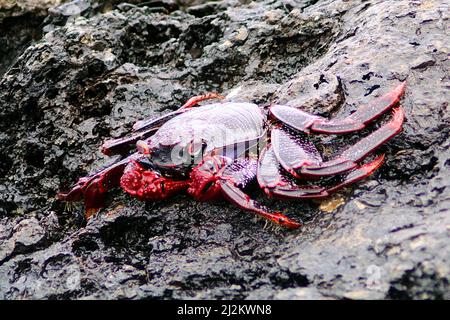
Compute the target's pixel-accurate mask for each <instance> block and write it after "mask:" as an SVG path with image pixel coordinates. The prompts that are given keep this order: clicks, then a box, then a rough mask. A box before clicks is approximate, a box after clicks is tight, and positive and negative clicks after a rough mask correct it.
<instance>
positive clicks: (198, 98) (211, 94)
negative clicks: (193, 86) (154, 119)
mask: <svg viewBox="0 0 450 320" xmlns="http://www.w3.org/2000/svg"><path fill="white" fill-rule="evenodd" d="M210 99H225V97H223V96H221V95H220V94H218V93H215V92H209V93H206V94H202V95H199V96H194V97H192V98H190V99H189V100H188V101H186V103H185V104H184V105H183V106H181V108H180V109H189V108H192V107H193V106H195V105H196V104H197V103H199V102H201V101H205V100H210Z"/></svg>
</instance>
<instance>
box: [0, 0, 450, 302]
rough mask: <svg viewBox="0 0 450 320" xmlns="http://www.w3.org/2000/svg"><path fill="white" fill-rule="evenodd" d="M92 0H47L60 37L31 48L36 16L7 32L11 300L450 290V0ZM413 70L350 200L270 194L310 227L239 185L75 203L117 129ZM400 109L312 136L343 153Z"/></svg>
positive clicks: (3, 249) (349, 95)
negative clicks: (150, 198) (215, 102)
mask: <svg viewBox="0 0 450 320" xmlns="http://www.w3.org/2000/svg"><path fill="white" fill-rule="evenodd" d="M40 3H44V2H40ZM45 3H47V2H45ZM76 3H78V4H83V6H82V7H81V8H79V9H80V10H79V12H78V13H73V12H74V11H73V10H72V9H73V8H72V9H71V10H72V11H70V10H69V9H70V5H72V6H73V5H74V4H76ZM86 3H88V1H79V2H76V1H75V2H68V3H65V4H63V5H62V6H59V7H58V6H57V7H53V8H52V9H51V10H49V11H50V15H49V16H47V17H46V18H44V16H45V15H46V14H47V13H46V12H47V8H48V6H47V7H45V10H42V11H39V10H38V11H32V10H31V12H39V14H37V13H36V15H39V24H41V23H42V24H43V25H42V30H41V29H40V27H37V25H38V24H36V26H35V27H33V28H34V29H33V30H39V32H40V33H42V39H41V40H40V41H39V42H37V43H31V44H30V45H29V46H27V48H25V43H28V41H29V40H26V41H25V40H23V39H25V38H26V37H21V36H20V33H19V32H18V30H21V31H23V32H24V34H25V33H27V37H28V38H27V39H30V38H29V33H30V31H29V29H27V28H25V27H24V26H23V24H22V25H21V24H16V25H17V29H15V28H10V29H7V31H4V30H6V29H3V31H2V32H1V34H0V38H1V39H3V41H4V39H13V42H14V43H13V44H12V46H10V47H9V48H13V47H14V48H15V49H14V50H13V51H14V52H16V54H13V55H14V56H15V57H16V56H17V58H15V59H13V58H12V56H13V55H11V56H9V57H7V58H5V59H4V60H1V61H0V65H1V68H3V69H0V74H2V73H4V74H3V76H2V78H1V80H0V221H1V223H0V297H1V298H3V299H48V298H52V299H111V298H123V299H141V298H165V299H171V298H176V299H181V298H199V299H200V298H202V299H203V298H209V299H233V298H240V299H245V298H249V299H339V298H346V299H380V298H387V299H449V298H450V295H449V292H450V291H449V287H448V282H449V278H450V272H449V267H448V266H449V265H450V263H449V259H450V248H449V246H448V237H449V232H450V229H449V225H450V214H449V211H450V197H449V194H450V193H449V187H450V178H449V177H450V172H449V163H450V160H449V158H450V157H449V154H448V149H449V147H450V140H449V129H448V128H449V125H448V124H449V114H450V113H449V106H448V101H449V100H450V99H449V98H450V94H449V90H448V70H449V67H450V65H449V64H450V61H449V60H448V52H449V48H448V44H446V42H445V41H443V39H445V37H446V32H447V27H446V25H447V23H448V20H447V18H445V17H444V16H443V15H442V14H440V12H446V11H445V9H446V8H445V5H444V4H442V3H440V2H439V1H426V2H420V1H414V0H399V1H395V2H394V1H391V2H386V1H384V2H383V1H362V0H361V1H359V0H357V1H344V0H342V1H331V0H323V1H301V0H293V1H285V0H277V1H261V2H250V3H241V2H239V1H234V0H222V1H217V2H213V3H210V2H208V3H203V1H193V2H190V1H186V2H177V4H176V5H175V4H174V3H173V2H171V1H161V3H160V6H158V7H155V6H153V7H151V6H149V5H148V3H147V2H144V3H141V1H131V3H129V4H127V3H120V1H109V2H101V3H100V2H96V1H91V2H90V4H89V6H88V5H85V4H86ZM18 12H20V10H19V11H18ZM72 13H73V14H72ZM9 15H10V16H9V17H10V18H11V19H24V18H23V15H22V13H20V14H10V13H9ZM7 19H9V18H4V19H3V20H2V22H0V23H2V26H4V25H5V21H7ZM44 19H45V20H44ZM10 21H20V20H10ZM36 28H37V29H36ZM15 33H17V34H19V36H18V37H12V34H15ZM39 38H40V36H37V37H36V39H39ZM21 39H22V40H21ZM3 47H5V46H3ZM13 60H14V61H13ZM1 70H3V71H1ZM5 70H8V71H7V72H5ZM405 80H406V81H407V90H406V93H405V96H404V98H403V99H402V102H401V103H402V105H403V107H404V109H405V111H406V118H407V121H406V123H405V125H404V130H403V132H402V133H401V134H400V135H399V136H397V137H396V138H394V139H393V140H391V141H390V142H389V143H387V144H386V145H384V146H383V147H382V148H381V151H380V152H382V153H385V154H386V159H387V160H386V163H385V164H384V165H383V167H382V168H380V170H379V171H377V172H376V173H375V174H374V175H373V176H371V177H370V178H368V179H366V180H365V181H363V182H361V183H358V184H356V185H354V186H352V187H349V188H346V190H344V191H342V192H341V193H339V194H338V195H337V197H336V199H339V201H338V205H332V206H330V205H329V203H323V204H322V203H320V202H317V201H301V202H292V203H286V202H284V201H273V200H270V201H269V200H267V202H270V204H271V205H273V206H274V207H276V208H280V209H286V212H287V214H288V215H290V216H292V217H295V218H296V219H299V220H303V221H304V223H305V226H304V227H303V228H302V229H301V230H298V231H289V230H284V229H283V230H270V228H269V229H264V228H263V227H264V222H261V221H256V222H255V221H254V219H253V218H252V216H251V215H250V214H247V213H243V212H242V211H240V210H239V209H237V208H235V207H234V206H232V205H231V204H229V203H227V202H225V201H223V202H217V203H197V202H195V201H193V200H192V199H190V198H189V197H187V196H186V195H179V196H176V197H174V198H173V199H170V200H167V201H162V202H156V203H142V202H139V201H137V200H135V199H132V198H131V197H129V196H127V195H125V194H124V193H123V192H121V191H120V190H118V189H117V190H113V191H111V192H110V193H109V194H108V197H107V199H106V207H105V208H104V209H102V210H101V212H100V214H98V215H96V216H94V217H93V218H92V219H90V220H89V221H85V220H84V218H83V210H84V209H83V208H82V206H76V207H74V208H72V210H69V208H66V206H65V204H64V203H61V202H60V201H58V200H57V199H56V194H57V193H58V192H59V191H61V190H67V189H68V188H69V187H70V185H71V184H72V183H74V182H75V181H76V179H77V178H79V177H80V176H83V175H85V174H87V173H89V172H93V171H95V170H97V169H99V168H101V167H102V166H103V165H105V164H107V163H109V162H111V161H114V159H108V158H106V157H105V156H103V155H102V154H101V153H100V151H99V146H100V145H101V143H102V141H103V140H105V139H107V138H110V137H118V136H121V135H123V134H125V133H127V132H129V130H130V129H131V127H132V124H133V123H134V122H135V121H136V120H139V119H142V118H144V117H156V116H158V115H161V114H163V113H166V112H169V111H170V110H174V109H176V108H177V107H179V106H180V105H182V104H183V103H184V102H185V101H186V100H187V99H188V98H189V97H191V96H193V95H197V94H200V93H204V92H210V91H216V92H219V93H221V94H223V95H226V96H227V99H228V100H231V101H252V102H255V103H258V104H261V105H265V104H268V103H271V102H278V103H286V104H291V105H296V106H301V107H302V108H304V109H305V110H307V111H309V112H313V113H315V114H320V115H323V116H329V117H345V116H346V115H349V114H350V113H351V112H353V111H354V110H356V108H358V106H360V105H363V104H367V103H368V102H369V101H371V100H373V99H374V98H376V97H378V96H380V95H382V94H383V93H385V92H387V91H389V90H390V89H391V88H393V87H394V86H396V85H397V84H398V83H399V82H400V81H405ZM388 117H389V115H386V116H384V117H382V118H380V119H379V121H377V124H375V125H374V126H371V127H369V128H368V129H367V130H365V131H364V132H362V133H357V134H352V135H346V136H343V137H334V136H329V137H323V136H320V135H318V136H312V139H313V140H314V141H315V142H316V143H318V144H319V145H323V146H324V147H323V148H322V149H323V150H324V152H325V150H326V149H330V150H331V151H330V154H334V153H338V152H339V150H341V149H342V148H343V147H344V146H345V145H348V144H351V143H354V142H355V141H357V140H358V139H359V138H361V136H363V135H365V134H367V133H368V132H370V129H373V127H376V126H377V125H379V123H381V122H383V121H385V120H386V119H387V118H388ZM321 143H323V144H321ZM322 149H321V150H322ZM336 203H337V202H336ZM321 208H322V209H323V210H322V209H321Z"/></svg>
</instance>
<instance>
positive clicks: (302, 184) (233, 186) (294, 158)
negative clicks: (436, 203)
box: [58, 82, 406, 229]
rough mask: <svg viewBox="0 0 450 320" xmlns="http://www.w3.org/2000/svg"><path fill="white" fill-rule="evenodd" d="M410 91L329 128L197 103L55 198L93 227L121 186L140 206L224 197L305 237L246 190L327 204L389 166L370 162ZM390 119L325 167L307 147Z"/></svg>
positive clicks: (396, 125)
mask: <svg viewBox="0 0 450 320" xmlns="http://www.w3.org/2000/svg"><path fill="white" fill-rule="evenodd" d="M405 85H406V84H405V82H402V83H400V84H399V85H397V86H396V87H395V88H394V89H392V90H391V91H389V92H388V93H386V94H384V95H383V96H381V97H379V98H377V99H375V100H373V101H372V102H370V103H369V104H367V105H365V106H361V107H359V108H358V109H357V110H356V111H355V112H354V113H352V114H350V115H349V116H347V117H346V118H340V119H338V118H336V119H331V120H329V119H326V118H323V117H320V116H318V115H312V114H309V113H306V112H304V111H302V110H301V109H300V108H296V107H292V106H286V105H279V104H269V105H266V106H264V107H260V106H258V105H256V104H253V103H237V102H225V101H219V102H216V103H209V104H200V105H199V103H200V102H201V101H204V100H209V99H222V98H223V97H221V96H220V95H218V94H216V93H208V94H205V95H200V96H195V97H193V98H191V99H189V100H188V101H187V102H186V103H185V104H184V105H183V106H182V107H181V108H179V109H178V110H176V111H173V112H170V113H168V114H165V115H163V116H161V117H159V118H156V119H147V120H141V121H138V122H136V123H135V124H134V126H133V133H132V134H130V135H128V136H126V137H122V138H118V139H112V140H107V141H106V142H104V144H103V146H102V152H103V153H104V154H106V155H108V156H112V155H120V158H119V160H117V161H116V162H114V163H113V164H112V165H110V166H108V167H106V168H103V169H101V170H99V171H97V172H95V173H93V174H91V175H88V176H86V177H83V178H80V179H79V180H78V182H77V183H76V184H75V185H74V186H73V187H72V188H71V190H70V191H69V192H66V193H59V195H58V196H59V198H60V199H62V200H64V201H80V200H83V199H84V204H85V207H86V216H87V217H90V216H92V214H94V213H95V212H97V211H98V210H99V209H100V208H102V207H103V206H104V195H105V193H106V192H107V191H108V190H110V189H111V188H113V187H116V186H119V185H120V186H121V187H122V189H123V190H125V192H127V193H129V194H130V195H132V196H135V197H137V198H138V199H139V200H143V201H157V200H162V199H167V198H169V197H172V196H173V195H175V194H177V193H180V192H186V191H187V193H188V194H189V195H191V196H193V197H194V198H195V199H196V200H198V201H210V200H214V199H218V198H223V197H224V198H226V199H228V200H229V201H230V202H232V203H234V204H235V205H237V206H238V207H240V208H241V209H243V210H245V211H249V212H253V213H255V214H256V215H258V216H261V217H263V218H265V219H268V220H269V221H272V222H274V223H276V224H278V225H282V226H285V227H288V228H292V229H295V228H299V227H300V226H301V223H300V222H297V221H295V220H293V219H291V218H289V217H287V216H285V215H284V214H282V213H281V212H279V211H275V210H272V209H270V208H268V207H266V206H264V205H262V204H261V203H260V202H258V201H256V200H254V199H252V198H251V197H250V196H249V195H248V193H247V190H248V188H247V187H249V186H250V185H252V184H257V185H258V186H259V188H261V189H262V190H263V191H264V193H265V194H266V195H267V196H269V197H275V198H282V199H320V198H325V197H328V196H329V195H330V194H331V193H333V192H335V191H337V190H339V189H341V188H343V187H345V186H348V185H350V184H352V183H355V182H357V181H360V180H362V179H364V178H365V177H367V176H369V175H370V174H372V173H373V172H374V171H375V170H376V169H378V168H379V167H380V166H381V165H382V163H383V159H384V155H378V156H375V157H371V158H373V159H372V160H370V161H363V160H364V159H366V158H368V156H369V155H370V154H372V153H373V152H374V151H375V149H377V148H378V147H380V146H381V145H382V144H384V143H385V142H386V141H388V140H390V139H391V138H393V137H394V136H395V135H397V134H398V133H399V132H401V130H402V125H403V122H404V118H405V113H404V110H403V108H402V107H401V106H400V105H399V101H400V99H401V97H402V95H403V94H404V91H405ZM389 110H393V112H392V117H391V118H390V120H389V121H387V122H386V123H384V124H383V125H381V126H380V127H379V128H378V129H376V130H374V131H373V132H371V133H370V134H368V135H367V136H365V137H363V138H361V139H360V140H359V141H358V142H356V143H355V144H353V145H351V146H349V147H347V148H346V149H345V150H344V151H343V152H341V153H340V154H339V155H338V156H336V157H334V158H332V159H330V160H326V161H325V160H323V159H322V155H321V154H320V153H319V151H318V149H317V148H316V146H315V145H314V144H313V143H312V142H311V141H310V139H309V135H312V134H346V133H350V132H355V131H359V130H362V129H363V128H365V127H366V125H367V124H368V123H370V122H372V121H373V120H375V119H376V118H378V117H379V116H381V115H382V114H384V113H386V112H388V111H389ZM331 176H337V178H336V179H331V180H333V181H334V182H333V184H331V185H327V184H324V183H320V180H323V179H325V180H327V177H331ZM315 180H317V181H318V182H317V183H315V182H314V181H315ZM328 180H330V179H328ZM311 181H312V183H311ZM336 181H337V182H336Z"/></svg>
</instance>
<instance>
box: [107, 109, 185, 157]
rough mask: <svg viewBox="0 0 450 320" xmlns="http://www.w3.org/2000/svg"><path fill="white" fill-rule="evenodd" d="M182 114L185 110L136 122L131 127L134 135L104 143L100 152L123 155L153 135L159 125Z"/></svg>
mask: <svg viewBox="0 0 450 320" xmlns="http://www.w3.org/2000/svg"><path fill="white" fill-rule="evenodd" d="M183 112H185V110H177V111H173V112H170V113H168V114H165V115H163V116H161V117H158V118H155V119H151V120H145V121H138V122H136V123H135V124H134V126H133V130H134V131H136V132H135V133H134V134H132V135H131V136H129V137H124V138H118V139H111V140H107V141H105V142H104V143H103V145H102V152H103V153H104V154H106V155H108V156H112V155H115V154H121V155H124V154H126V153H128V152H129V151H130V150H131V149H133V148H134V147H135V145H136V142H138V141H139V140H144V139H147V138H148V137H150V136H151V135H153V134H154V133H155V131H156V130H158V129H159V127H160V126H161V125H163V124H164V123H165V122H167V121H169V120H170V119H172V118H174V117H176V116H177V115H179V114H181V113H183Z"/></svg>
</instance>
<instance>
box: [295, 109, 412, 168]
mask: <svg viewBox="0 0 450 320" xmlns="http://www.w3.org/2000/svg"><path fill="white" fill-rule="evenodd" d="M404 119H405V112H404V110H403V108H402V107H398V108H396V109H394V112H393V118H392V119H391V120H390V121H389V122H388V123H386V124H384V125H383V126H381V127H380V128H379V129H377V130H376V131H374V132H372V133H371V134H369V135H368V136H367V137H365V138H363V139H361V140H359V141H358V142H357V143H355V144H354V145H353V146H351V147H350V148H348V149H346V150H345V151H344V152H343V153H342V154H341V155H340V156H339V157H338V158H337V159H335V160H331V161H327V162H323V163H322V164H320V165H306V166H303V167H302V168H301V169H300V174H301V175H302V176H309V177H321V176H330V175H335V174H338V173H342V172H345V171H348V170H350V169H352V168H355V167H356V166H357V164H356V162H359V161H361V160H362V159H364V158H365V157H367V156H368V155H369V154H371V153H372V152H373V151H374V150H375V149H377V148H378V147H380V146H381V145H382V144H383V143H385V142H386V141H388V140H390V139H392V138H393V137H394V136H395V135H397V134H398V133H400V132H401V131H402V124H403V121H404Z"/></svg>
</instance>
